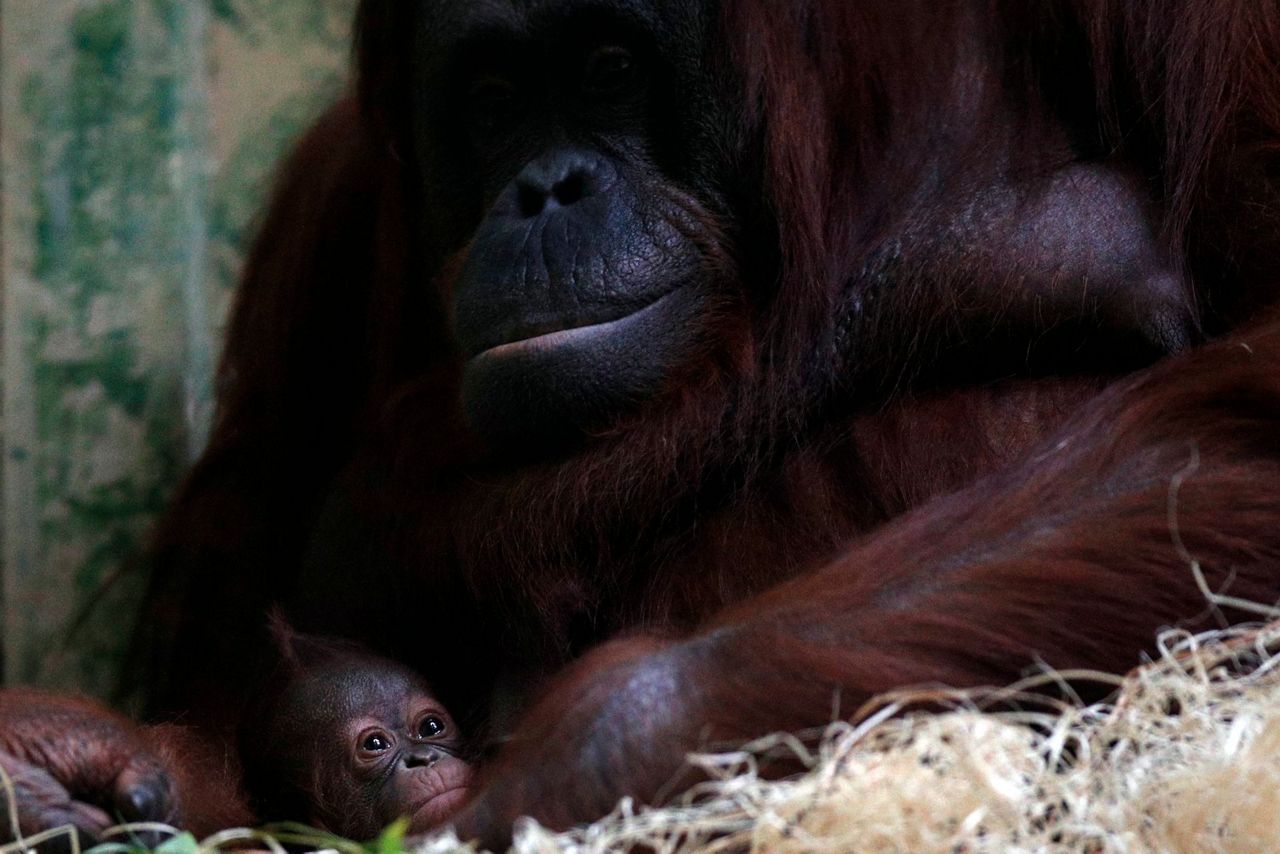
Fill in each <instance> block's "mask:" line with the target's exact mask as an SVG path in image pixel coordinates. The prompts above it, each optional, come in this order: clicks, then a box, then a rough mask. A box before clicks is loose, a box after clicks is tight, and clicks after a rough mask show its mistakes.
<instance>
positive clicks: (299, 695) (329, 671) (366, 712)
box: [287, 659, 430, 724]
mask: <svg viewBox="0 0 1280 854" xmlns="http://www.w3.org/2000/svg"><path fill="white" fill-rule="evenodd" d="M289 694H290V695H291V702H290V703H289V710H288V712H287V714H288V716H289V717H291V718H294V719H295V720H296V719H299V718H303V719H310V720H323V721H327V722H332V723H335V724H343V723H346V722H347V721H349V720H351V719H352V718H353V717H357V716H376V717H385V716H389V715H390V716H394V717H396V718H398V717H400V716H401V714H402V712H403V709H404V708H405V706H406V705H407V704H408V703H410V702H412V701H414V700H417V699H421V698H425V697H430V693H429V691H428V690H427V686H426V685H425V684H424V683H423V682H422V680H421V679H419V678H418V677H417V676H416V675H414V674H413V673H411V672H409V671H408V670H405V669H404V668H401V667H399V666H397V665H393V664H391V663H390V662H386V661H383V660H381V659H367V660H361V661H356V662H352V663H342V664H335V665H333V666H329V667H321V668H319V669H317V670H314V671H311V672H308V673H307V675H306V676H304V677H302V678H301V679H299V681H298V682H297V684H295V685H294V686H293V687H292V690H290V692H289Z"/></svg>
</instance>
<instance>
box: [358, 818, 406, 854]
mask: <svg viewBox="0 0 1280 854" xmlns="http://www.w3.org/2000/svg"><path fill="white" fill-rule="evenodd" d="M408 832H409V819H407V818H402V819H399V820H398V821H396V823H395V824H393V825H391V826H390V827H388V828H387V829H386V830H384V831H382V835H381V836H379V837H378V838H377V839H376V840H374V842H373V843H372V844H371V845H370V846H369V848H368V850H369V852H370V854H404V851H405V845H404V838H405V835H406V834H407V833H408Z"/></svg>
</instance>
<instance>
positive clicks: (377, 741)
mask: <svg viewBox="0 0 1280 854" xmlns="http://www.w3.org/2000/svg"><path fill="white" fill-rule="evenodd" d="M360 749H361V750H363V751H364V752H365V753H386V752H387V751H388V750H390V749H391V739H390V738H388V737H387V734H386V733H382V732H371V733H369V734H368V735H366V736H365V737H364V741H362V742H360Z"/></svg>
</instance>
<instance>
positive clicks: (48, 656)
mask: <svg viewBox="0 0 1280 854" xmlns="http://www.w3.org/2000/svg"><path fill="white" fill-rule="evenodd" d="M354 6H355V2H354V0H0V166H2V167H3V168H2V171H0V182H2V183H0V296H2V298H3V302H2V304H0V305H2V309H0V311H2V314H0V392H2V394H3V397H2V399H0V400H2V408H0V439H2V441H3V456H2V457H0V496H2V509H3V512H2V514H0V555H2V556H3V563H2V564H0V581H2V585H0V651H2V653H3V659H2V661H3V676H4V679H5V681H6V682H9V683H29V684H30V683H36V684H44V685H51V686H59V687H68V686H70V687H78V688H82V689H86V690H89V691H93V692H97V693H105V692H107V691H108V690H109V689H110V687H111V686H112V684H113V682H114V679H115V676H116V669H117V665H118V662H119V657H120V653H121V649H122V647H123V645H124V643H125V642H126V641H127V638H128V634H129V631H130V630H131V627H132V625H133V619H134V611H135V603H136V600H137V595H138V590H139V588H140V586H141V584H142V582H143V577H142V576H143V572H142V571H141V570H140V568H139V566H140V564H139V561H138V560H137V556H138V554H139V550H140V547H141V546H142V545H143V543H144V542H145V539H146V537H147V533H148V530H149V528H150V526H151V524H152V522H153V520H154V519H155V516H156V514H157V512H159V511H160V509H161V508H162V507H163V506H164V505H165V503H166V501H167V499H168V498H169V496H170V495H171V494H172V491H173V489H174V487H175V485H176V483H177V481H178V479H179V478H180V476H181V474H182V472H183V471H184V469H185V467H186V466H187V465H188V464H189V463H190V461H191V460H192V459H193V458H194V456H195V455H196V454H198V453H199V451H200V448H201V446H202V444H203V443H204V441H205V436H206V433H207V429H208V424H209V417H210V388H211V379H212V372H213V366H214V364H215V363H216V360H217V356H218V341H219V338H220V329H221V325H222V323H223V319H224V316H225V313H226V309H227V305H228V302H229V298H230V294H231V292H232V290H233V286H234V283H235V277H236V271H237V267H238V264H239V259H240V252H241V248H242V247H243V246H244V244H245V241H246V239H247V237H248V235H249V234H250V233H251V229H252V224H253V222H254V217H255V213H256V212H257V210H258V209H259V207H260V205H261V203H262V201H263V199H264V196H265V194H266V192H267V190H268V188H269V185H270V176H271V174H272V168H273V164H274V162H275V161H276V159H277V158H278V157H279V155H280V153H281V152H282V151H283V149H284V148H285V147H286V146H287V145H288V142H289V141H290V140H291V139H292V138H293V137H294V136H295V135H296V134H297V133H298V132H299V130H300V129H301V128H302V127H303V126H305V124H306V123H307V122H308V121H309V120H310V119H311V117H313V116H314V115H315V113H316V112H317V111H318V110H320V109H321V108H322V107H323V105H324V104H325V103H327V102H328V101H330V100H331V99H332V98H333V97H334V96H335V95H336V93H338V92H339V91H341V89H342V87H343V86H344V85H345V78H346V70H347V53H348V47H347V42H348V31H349V21H350V17H351V15H352V12H353V10H354Z"/></svg>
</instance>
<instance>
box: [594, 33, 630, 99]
mask: <svg viewBox="0 0 1280 854" xmlns="http://www.w3.org/2000/svg"><path fill="white" fill-rule="evenodd" d="M638 76H639V71H638V67H637V64H636V59H635V57H634V56H633V55H632V54H631V51H629V50H627V49H626V48H623V47H618V46H616V45H606V46H604V47H600V48H597V49H596V50H595V51H594V52H592V54H591V55H590V56H588V57H587V61H586V66H585V68H584V69H583V73H582V88H583V90H585V91H586V92H587V93H588V94H591V95H614V94H619V93H621V92H625V91H626V90H627V89H628V88H629V87H630V86H631V85H632V84H633V83H635V82H636V79H637V77H638Z"/></svg>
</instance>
